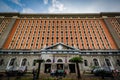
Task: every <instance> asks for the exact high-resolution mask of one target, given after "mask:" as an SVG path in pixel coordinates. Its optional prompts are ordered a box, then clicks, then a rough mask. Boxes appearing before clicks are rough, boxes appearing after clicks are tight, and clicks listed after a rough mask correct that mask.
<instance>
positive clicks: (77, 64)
mask: <svg viewBox="0 0 120 80" xmlns="http://www.w3.org/2000/svg"><path fill="white" fill-rule="evenodd" d="M70 62H74V63H75V64H76V68H77V74H78V76H77V78H78V79H80V78H81V74H80V68H79V63H82V62H83V58H82V57H81V56H79V57H73V58H71V59H70Z"/></svg>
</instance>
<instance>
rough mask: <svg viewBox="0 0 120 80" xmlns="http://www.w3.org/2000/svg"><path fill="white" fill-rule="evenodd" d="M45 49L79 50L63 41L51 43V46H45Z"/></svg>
mask: <svg viewBox="0 0 120 80" xmlns="http://www.w3.org/2000/svg"><path fill="white" fill-rule="evenodd" d="M43 50H78V49H76V48H74V47H71V46H68V45H65V44H63V43H57V44H55V45H51V46H49V47H46V48H44V49H43Z"/></svg>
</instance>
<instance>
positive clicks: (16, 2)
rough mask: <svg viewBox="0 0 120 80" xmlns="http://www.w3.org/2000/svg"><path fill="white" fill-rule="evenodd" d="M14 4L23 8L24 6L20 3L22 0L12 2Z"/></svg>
mask: <svg viewBox="0 0 120 80" xmlns="http://www.w3.org/2000/svg"><path fill="white" fill-rule="evenodd" d="M12 2H13V3H15V4H17V5H19V6H21V7H22V6H23V4H22V3H20V0H12Z"/></svg>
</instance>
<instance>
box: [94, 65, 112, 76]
mask: <svg viewBox="0 0 120 80" xmlns="http://www.w3.org/2000/svg"><path fill="white" fill-rule="evenodd" d="M93 74H94V75H95V76H102V75H104V76H105V77H112V70H111V69H110V68H108V67H106V68H105V67H104V68H103V67H100V68H95V69H94V70H93Z"/></svg>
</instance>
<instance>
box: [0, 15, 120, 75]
mask: <svg viewBox="0 0 120 80" xmlns="http://www.w3.org/2000/svg"><path fill="white" fill-rule="evenodd" d="M119 40H120V13H99V14H20V13H10V14H8V13H0V42H1V44H0V53H1V54H0V58H1V59H0V61H1V62H0V66H2V67H3V66H7V67H6V68H4V69H3V70H5V69H8V68H9V66H13V65H15V66H17V67H18V65H19V66H22V61H24V59H26V62H25V63H26V64H25V65H24V66H27V67H28V71H31V70H32V68H33V67H35V65H33V63H34V60H35V59H39V58H42V59H44V60H45V61H46V62H45V63H43V64H42V68H41V73H46V70H47V68H50V69H57V67H58V64H59V65H61V67H62V68H63V69H65V70H67V71H69V72H71V67H70V65H72V64H73V63H70V62H69V59H70V58H72V57H74V56H82V58H83V62H84V63H83V64H82V66H83V68H82V70H90V69H91V68H90V66H100V67H104V65H105V64H106V66H107V67H110V68H111V69H115V68H120V41H119ZM5 57H7V59H8V60H5ZM13 58H15V60H16V61H13V64H12V65H10V64H11V61H12V59H13ZM95 60H97V63H96V62H95ZM89 61H90V62H89ZM107 61H108V62H107ZM14 62H16V64H17V65H16V64H15V63H14ZM3 63H4V65H3ZM66 63H67V64H66ZM116 65H117V66H116ZM72 66H73V67H74V64H73V65H72ZM44 67H45V68H44ZM1 69H2V68H1ZM73 72H75V70H74V71H73Z"/></svg>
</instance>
